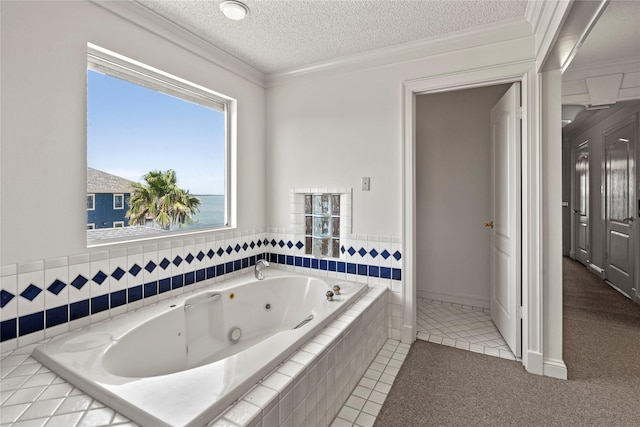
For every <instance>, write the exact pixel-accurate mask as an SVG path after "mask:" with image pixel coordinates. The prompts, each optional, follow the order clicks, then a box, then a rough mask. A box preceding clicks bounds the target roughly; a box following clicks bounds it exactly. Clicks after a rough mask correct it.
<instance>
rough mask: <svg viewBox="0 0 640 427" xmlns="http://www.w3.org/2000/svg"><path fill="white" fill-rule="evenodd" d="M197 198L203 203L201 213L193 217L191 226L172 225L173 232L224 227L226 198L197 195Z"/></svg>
mask: <svg viewBox="0 0 640 427" xmlns="http://www.w3.org/2000/svg"><path fill="white" fill-rule="evenodd" d="M196 197H197V198H199V199H200V202H201V203H200V206H199V208H200V212H198V213H196V214H195V215H193V217H192V220H191V223H190V224H184V225H172V226H171V229H172V230H173V229H180V230H185V229H186V230H188V229H191V228H202V227H211V226H221V225H224V196H218V195H216V196H211V195H196Z"/></svg>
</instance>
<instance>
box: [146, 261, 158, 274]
mask: <svg viewBox="0 0 640 427" xmlns="http://www.w3.org/2000/svg"><path fill="white" fill-rule="evenodd" d="M156 267H157V266H156V263H155V262H153V261H149V262H148V263H147V265H145V266H144V269H145V270H147V271H148V272H149V273H153V270H155V269H156Z"/></svg>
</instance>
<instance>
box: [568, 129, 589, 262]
mask: <svg viewBox="0 0 640 427" xmlns="http://www.w3.org/2000/svg"><path fill="white" fill-rule="evenodd" d="M574 159H575V161H574V169H573V174H574V175H573V183H574V184H573V185H574V193H573V194H574V198H573V209H572V212H573V224H574V232H573V237H574V242H573V247H574V252H575V257H576V260H577V261H579V262H581V263H582V264H584V265H587V263H588V262H589V260H590V257H591V254H590V252H589V250H590V247H589V245H590V239H589V236H590V231H589V141H585V142H583V143H582V144H579V145H578V146H577V147H576V148H575V152H574Z"/></svg>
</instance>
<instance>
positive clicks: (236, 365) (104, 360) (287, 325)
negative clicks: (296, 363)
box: [33, 270, 367, 426]
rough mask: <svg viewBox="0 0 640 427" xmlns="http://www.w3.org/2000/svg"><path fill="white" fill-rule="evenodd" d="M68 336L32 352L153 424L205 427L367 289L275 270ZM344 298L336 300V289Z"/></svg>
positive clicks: (138, 419) (134, 417)
mask: <svg viewBox="0 0 640 427" xmlns="http://www.w3.org/2000/svg"><path fill="white" fill-rule="evenodd" d="M267 276H268V277H266V278H265V279H264V280H256V279H254V277H253V274H251V275H245V276H242V277H238V278H234V279H231V280H229V281H225V282H219V283H217V284H215V285H212V286H209V287H207V288H205V289H203V290H200V291H197V292H195V293H191V294H185V295H184V296H182V297H180V298H178V299H173V300H167V301H165V302H160V303H158V304H157V305H155V306H151V307H148V308H144V309H141V310H139V311H136V312H132V313H129V314H126V315H123V316H121V317H116V318H113V319H111V320H109V321H107V322H104V323H98V324H95V325H91V326H88V327H87V328H85V329H83V330H81V331H77V332H72V333H69V334H65V335H62V336H59V337H56V338H54V339H52V340H51V341H50V342H48V343H45V344H42V345H40V346H38V347H36V348H35V349H34V351H33V356H34V357H35V358H36V359H37V360H39V361H40V362H41V363H42V364H44V365H45V366H47V367H48V368H49V369H51V370H52V371H53V372H55V373H57V374H58V375H60V376H61V377H63V378H64V379H66V380H67V381H69V382H70V383H71V384H73V385H75V386H76V387H78V388H79V389H81V390H83V391H84V392H86V393H87V394H90V395H92V396H93V397H95V398H96V399H98V400H100V401H102V402H103V403H104V404H106V405H108V406H110V407H112V408H113V409H115V410H117V411H118V412H120V413H122V414H123V415H125V416H127V417H129V418H130V419H131V420H133V421H135V422H137V423H139V424H141V425H144V426H160V425H168V426H187V425H188V426H192V425H204V424H206V423H207V422H208V421H210V420H212V419H214V418H215V417H216V416H217V415H218V414H219V413H221V412H222V411H223V410H224V409H225V408H226V407H227V406H229V405H230V404H231V403H233V402H234V401H235V400H236V399H238V398H239V397H240V396H241V395H242V394H243V393H245V392H247V391H248V390H249V389H251V387H253V386H254V385H255V384H256V383H257V382H258V381H259V380H260V379H262V378H263V377H264V376H265V375H267V374H268V373H269V372H271V371H272V370H273V369H275V368H276V367H277V366H278V365H279V364H280V363H282V362H283V361H285V360H286V359H287V358H288V357H289V356H290V355H291V354H293V352H295V351H296V350H297V349H298V348H299V347H300V346H301V345H303V344H304V343H305V342H306V341H308V340H309V339H310V338H311V337H312V336H313V335H315V334H316V333H317V332H319V331H320V330H321V329H322V328H323V327H325V326H326V325H327V324H328V323H329V322H331V321H332V320H333V319H334V318H335V317H336V316H338V315H339V314H340V313H341V312H343V311H344V310H345V309H346V308H348V306H350V305H351V304H352V303H353V302H355V301H356V300H357V299H358V297H359V296H360V295H363V294H364V293H365V292H366V288H367V286H366V285H363V284H358V283H351V282H342V281H339V282H336V281H335V279H333V280H332V279H327V278H317V277H306V276H299V275H293V274H289V273H286V272H281V271H277V270H270V271H269V272H268V275H267ZM336 283H337V284H339V286H340V287H341V288H342V290H341V295H339V296H335V297H334V300H333V301H327V299H326V296H325V294H326V292H327V290H330V289H331V287H332V286H333V285H334V284H336Z"/></svg>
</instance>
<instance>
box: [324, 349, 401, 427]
mask: <svg viewBox="0 0 640 427" xmlns="http://www.w3.org/2000/svg"><path fill="white" fill-rule="evenodd" d="M407 353H409V345H408V344H404V343H401V342H399V341H395V340H387V342H386V343H385V345H384V346H383V347H382V349H381V350H380V351H379V352H378V355H377V356H376V358H375V359H374V360H373V362H371V365H369V368H368V369H367V370H366V372H365V373H364V376H363V377H362V379H361V380H360V382H359V383H358V385H357V386H356V388H355V390H353V392H352V393H351V396H349V398H348V399H347V402H346V403H345V404H344V406H343V407H342V409H341V410H340V412H338V415H337V416H336V418H335V419H334V420H333V422H332V423H331V427H371V426H373V423H374V422H375V420H376V417H377V415H378V413H379V412H380V409H381V408H382V404H383V403H384V401H385V399H386V398H387V394H389V390H391V385H392V384H393V381H394V380H395V379H396V375H398V371H400V367H401V366H402V363H403V362H404V359H405V358H406V357H407Z"/></svg>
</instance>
